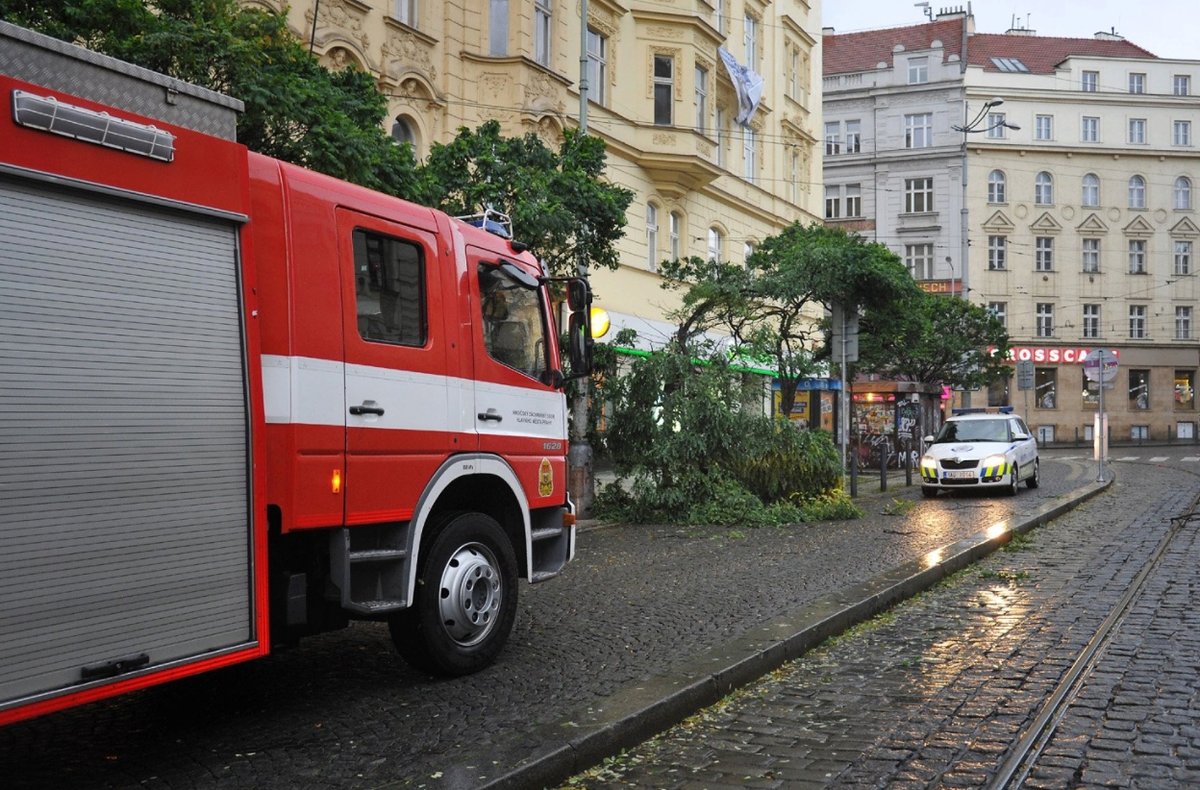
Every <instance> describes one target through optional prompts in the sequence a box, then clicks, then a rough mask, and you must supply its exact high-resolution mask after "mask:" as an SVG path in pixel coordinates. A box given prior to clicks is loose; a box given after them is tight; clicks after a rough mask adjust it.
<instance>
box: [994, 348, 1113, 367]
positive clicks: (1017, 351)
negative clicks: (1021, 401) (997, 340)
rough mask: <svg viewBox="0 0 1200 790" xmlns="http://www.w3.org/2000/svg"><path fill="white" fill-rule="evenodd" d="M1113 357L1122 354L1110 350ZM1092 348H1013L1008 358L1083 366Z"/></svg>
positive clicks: (1017, 360)
mask: <svg viewBox="0 0 1200 790" xmlns="http://www.w3.org/2000/svg"><path fill="white" fill-rule="evenodd" d="M1108 350H1109V351H1111V352H1112V354H1113V356H1115V357H1118V358H1119V357H1120V356H1121V352H1120V351H1118V350H1117V349H1115V348H1113V349H1108ZM1091 351H1092V349H1090V348H1076V347H1073V346H1071V347H1068V346H1049V347H1047V348H1033V347H1030V346H1013V347H1012V348H1010V349H1009V350H1008V358H1009V360H1010V361H1013V362H1033V363H1036V364H1049V365H1059V364H1063V365H1082V364H1083V361H1084V360H1085V359H1087V355H1088V354H1090V353H1091ZM992 353H995V350H994V349H993V352H992Z"/></svg>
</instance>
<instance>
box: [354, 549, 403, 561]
mask: <svg viewBox="0 0 1200 790" xmlns="http://www.w3.org/2000/svg"><path fill="white" fill-rule="evenodd" d="M407 556H408V551H406V550H405V549H360V550H356V551H351V552H350V562H392V561H396V560H403V559H404V558H405V557H407Z"/></svg>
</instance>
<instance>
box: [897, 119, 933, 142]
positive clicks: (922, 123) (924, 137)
mask: <svg viewBox="0 0 1200 790" xmlns="http://www.w3.org/2000/svg"><path fill="white" fill-rule="evenodd" d="M931 145H933V113H929V112H921V113H915V114H913V115H905V116H904V147H905V148H929V147H930V146H931Z"/></svg>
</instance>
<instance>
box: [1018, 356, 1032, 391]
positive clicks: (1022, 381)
mask: <svg viewBox="0 0 1200 790" xmlns="http://www.w3.org/2000/svg"><path fill="white" fill-rule="evenodd" d="M1017 389H1018V390H1031V389H1033V360H1031V359H1023V360H1021V361H1020V362H1018V363H1017Z"/></svg>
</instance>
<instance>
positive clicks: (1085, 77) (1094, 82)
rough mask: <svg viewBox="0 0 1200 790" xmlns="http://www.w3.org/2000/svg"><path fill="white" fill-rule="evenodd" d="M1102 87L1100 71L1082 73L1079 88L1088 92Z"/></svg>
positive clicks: (1093, 91)
mask: <svg viewBox="0 0 1200 790" xmlns="http://www.w3.org/2000/svg"><path fill="white" fill-rule="evenodd" d="M1099 87H1100V72H1098V71H1085V72H1083V74H1082V75H1080V81H1079V89H1080V90H1082V91H1084V92H1086V93H1095V92H1096V91H1097V90H1098V89H1099Z"/></svg>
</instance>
